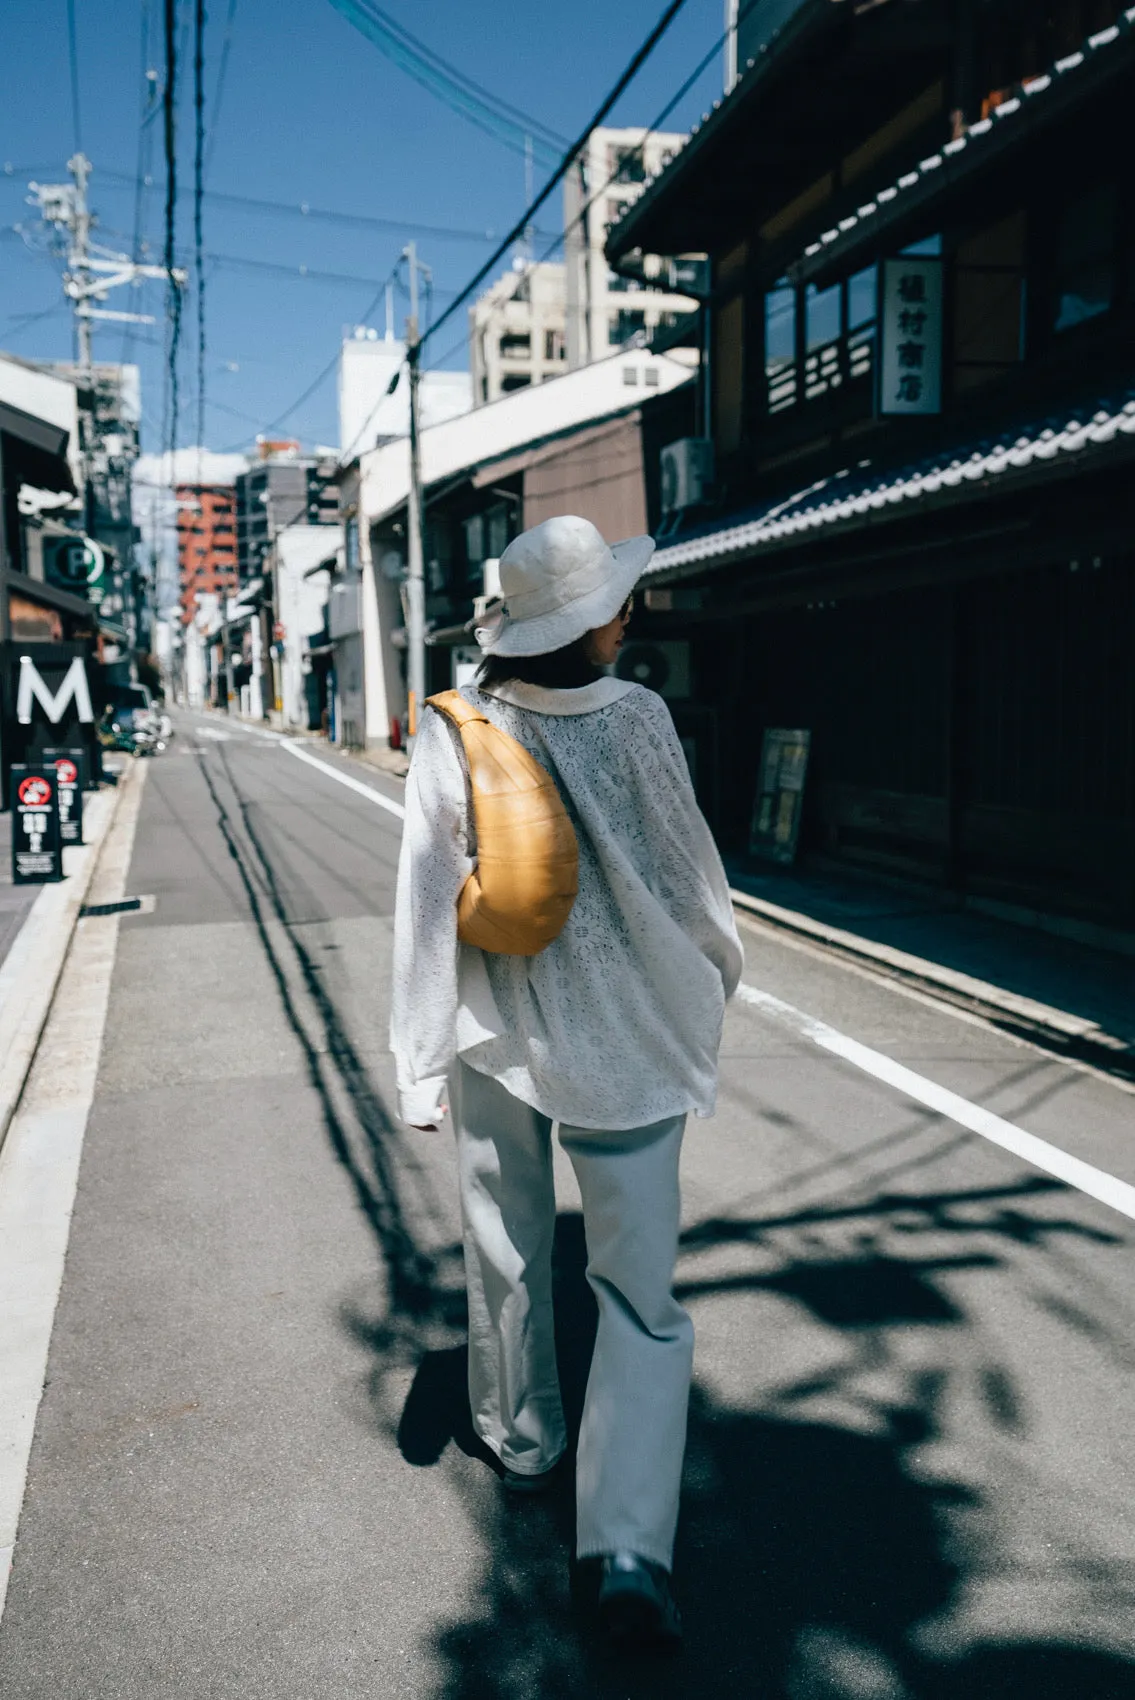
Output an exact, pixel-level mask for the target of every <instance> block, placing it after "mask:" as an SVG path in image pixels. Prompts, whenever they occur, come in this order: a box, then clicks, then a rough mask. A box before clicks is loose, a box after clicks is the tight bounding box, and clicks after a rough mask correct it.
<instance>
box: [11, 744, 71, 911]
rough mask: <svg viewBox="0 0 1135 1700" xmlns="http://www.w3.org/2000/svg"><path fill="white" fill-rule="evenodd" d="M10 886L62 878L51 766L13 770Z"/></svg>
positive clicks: (53, 773) (56, 799)
mask: <svg viewBox="0 0 1135 1700" xmlns="http://www.w3.org/2000/svg"><path fill="white" fill-rule="evenodd" d="M11 773H12V778H11V785H12V796H11V805H12V883H13V885H29V884H40V883H42V882H43V881H44V880H58V879H62V878H63V854H62V850H63V846H62V842H61V839H60V836H59V791H58V786H57V783H56V774H55V767H54V764H49V763H44V764H42V765H39V766H32V765H30V764H28V765H26V766H23V765H17V764H15V763H14V764H13V766H12V770H11Z"/></svg>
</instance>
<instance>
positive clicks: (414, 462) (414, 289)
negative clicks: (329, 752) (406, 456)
mask: <svg viewBox="0 0 1135 1700" xmlns="http://www.w3.org/2000/svg"><path fill="white" fill-rule="evenodd" d="M403 252H404V254H405V257H406V259H407V260H409V262H410V317H409V319H408V320H407V321H406V360H407V364H408V365H409V369H410V372H409V375H410V499H409V503H408V505H407V524H406V637H407V640H408V642H407V659H408V661H409V668H408V672H409V687H410V748H411V749H413V746H414V740H415V738H416V736H417V730H418V716H419V715H420V714H421V712H422V705H423V703H424V702H425V700H426V585H425V562H424V560H423V555H422V464H421V447H420V443H419V425H418V386H419V383H420V382H421V358H422V344H421V339H420V334H419V328H418V248H417V244H416V243H415V242H411V243H409V244H408V245H407V247H406V248H405V249H404V250H403Z"/></svg>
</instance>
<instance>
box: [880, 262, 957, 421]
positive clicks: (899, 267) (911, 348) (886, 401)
mask: <svg viewBox="0 0 1135 1700" xmlns="http://www.w3.org/2000/svg"><path fill="white" fill-rule="evenodd" d="M880 293H881V301H880V312H879V331H880V350H879V412H880V413H940V412H941V411H942V262H941V260H937V259H924V258H921V257H919V258H915V257H914V256H910V257H907V258H901V257H900V258H899V259H897V260H884V261H883V265H882V267H881V276H880Z"/></svg>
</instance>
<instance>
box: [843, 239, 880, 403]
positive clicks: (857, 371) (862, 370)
mask: <svg viewBox="0 0 1135 1700" xmlns="http://www.w3.org/2000/svg"><path fill="white" fill-rule="evenodd" d="M878 313H879V269H878V267H877V266H867V267H865V268H864V270H863V271H861V272H856V273H855V276H854V277H849V278H848V280H847V364H848V375H849V377H852V378H862V377H866V376H867V374H868V373H869V372H870V370H871V366H872V363H873V360H874V348H875V331H876V322H877V318H878Z"/></svg>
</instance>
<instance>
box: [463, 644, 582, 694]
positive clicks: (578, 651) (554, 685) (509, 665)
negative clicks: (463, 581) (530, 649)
mask: <svg viewBox="0 0 1135 1700" xmlns="http://www.w3.org/2000/svg"><path fill="white" fill-rule="evenodd" d="M587 636H588V634H586V633H585V634H584V636H583V637H578V638H576V640H575V642H574V643H569V644H565V646H564V647H563V649H553V650H551V651H550V652H549V653H548V654H547V655H486V656H485V659H484V660H483V661H482V662H481V665H480V667H479V668H478V670H477V683H478V685H480V686H481V687H482V689H485V690H491V689H492V687H493V686H494V685H504V684H507V683H508V682H509V680H511V679H520V680H522V681H523V683H524V684H526V685H544V686H546V687H549V688H551V689H552V690H561V691H563V690H568V691H570V690H573V689H575V688H577V687H578V686H580V685H591V684H594V682H595V680H596V679H598V678H601V677H602V670H601V669H600V668H598V667H597V666H596V665H595V663H594V661H592V659H591V656H590V655H589V654H588V647H587Z"/></svg>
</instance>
